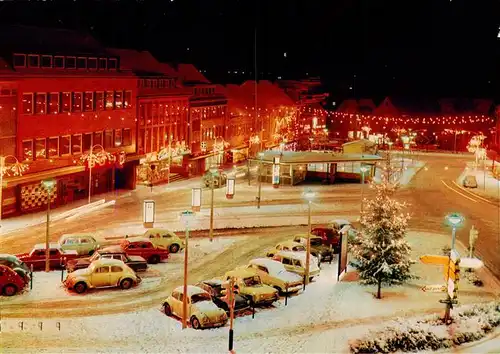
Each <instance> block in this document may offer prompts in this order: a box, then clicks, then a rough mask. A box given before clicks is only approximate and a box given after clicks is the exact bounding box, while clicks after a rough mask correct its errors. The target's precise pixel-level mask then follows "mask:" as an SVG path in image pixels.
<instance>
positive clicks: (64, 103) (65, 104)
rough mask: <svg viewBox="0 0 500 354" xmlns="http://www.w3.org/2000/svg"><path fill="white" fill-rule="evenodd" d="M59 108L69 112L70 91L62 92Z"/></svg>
mask: <svg viewBox="0 0 500 354" xmlns="http://www.w3.org/2000/svg"><path fill="white" fill-rule="evenodd" d="M61 110H62V111H63V112H71V92H63V93H62V95H61Z"/></svg>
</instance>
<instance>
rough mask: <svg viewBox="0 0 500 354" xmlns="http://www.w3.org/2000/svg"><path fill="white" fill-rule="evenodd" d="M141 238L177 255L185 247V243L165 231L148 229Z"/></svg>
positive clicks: (170, 232) (173, 234)
mask: <svg viewBox="0 0 500 354" xmlns="http://www.w3.org/2000/svg"><path fill="white" fill-rule="evenodd" d="M143 237H144V238H146V239H148V240H149V241H151V242H152V243H153V244H154V245H155V246H158V247H163V248H166V249H168V251H169V252H170V253H177V252H179V251H180V250H183V249H184V247H185V246H186V243H185V242H184V241H183V240H181V238H180V237H179V236H177V235H176V234H175V233H173V232H172V231H169V230H167V229H149V230H147V231H146V232H145V233H144V236H143ZM129 240H131V239H129Z"/></svg>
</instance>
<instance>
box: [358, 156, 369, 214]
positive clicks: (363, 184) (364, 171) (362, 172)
mask: <svg viewBox="0 0 500 354" xmlns="http://www.w3.org/2000/svg"><path fill="white" fill-rule="evenodd" d="M359 170H360V171H361V214H363V197H364V193H365V173H366V172H368V171H369V170H370V167H368V166H361V167H360V168H359Z"/></svg>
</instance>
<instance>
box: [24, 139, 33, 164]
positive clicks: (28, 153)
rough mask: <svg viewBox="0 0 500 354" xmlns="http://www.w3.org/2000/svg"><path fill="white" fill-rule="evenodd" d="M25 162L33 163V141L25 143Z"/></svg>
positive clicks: (25, 141)
mask: <svg viewBox="0 0 500 354" xmlns="http://www.w3.org/2000/svg"><path fill="white" fill-rule="evenodd" d="M23 160H24V161H33V140H24V141H23Z"/></svg>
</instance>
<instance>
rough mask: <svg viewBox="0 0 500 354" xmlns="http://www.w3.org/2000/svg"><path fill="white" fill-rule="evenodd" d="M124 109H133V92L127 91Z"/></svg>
mask: <svg viewBox="0 0 500 354" xmlns="http://www.w3.org/2000/svg"><path fill="white" fill-rule="evenodd" d="M123 108H132V91H125V97H124V99H123Z"/></svg>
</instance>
